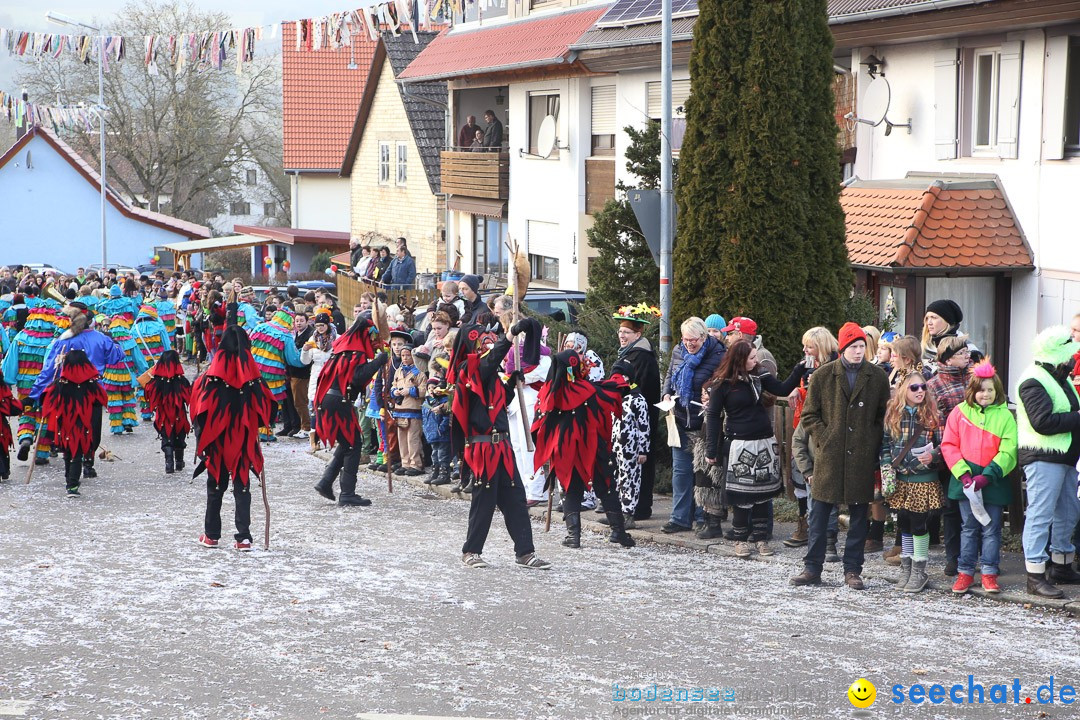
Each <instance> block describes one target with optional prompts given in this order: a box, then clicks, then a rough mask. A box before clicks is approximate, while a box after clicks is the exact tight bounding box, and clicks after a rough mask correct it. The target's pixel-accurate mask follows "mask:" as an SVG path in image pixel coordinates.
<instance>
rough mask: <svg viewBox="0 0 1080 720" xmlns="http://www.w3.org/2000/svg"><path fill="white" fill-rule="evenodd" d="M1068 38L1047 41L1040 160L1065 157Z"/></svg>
mask: <svg viewBox="0 0 1080 720" xmlns="http://www.w3.org/2000/svg"><path fill="white" fill-rule="evenodd" d="M1068 71H1069V37H1068V36H1067V35H1060V36H1058V37H1048V38H1046V64H1045V65H1043V72H1044V76H1043V148H1042V153H1043V154H1042V156H1043V160H1061V159H1062V158H1064V157H1065V87H1066V85H1065V83H1066V80H1067V78H1068V74H1069V72H1068Z"/></svg>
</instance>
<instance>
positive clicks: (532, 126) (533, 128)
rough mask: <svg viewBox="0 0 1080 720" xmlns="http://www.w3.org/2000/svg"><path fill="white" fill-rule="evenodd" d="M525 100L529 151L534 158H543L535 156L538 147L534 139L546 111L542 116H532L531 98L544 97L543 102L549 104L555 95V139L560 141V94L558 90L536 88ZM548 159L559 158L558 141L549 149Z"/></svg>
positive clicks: (545, 115)
mask: <svg viewBox="0 0 1080 720" xmlns="http://www.w3.org/2000/svg"><path fill="white" fill-rule="evenodd" d="M526 97H527V101H526V103H527V104H526V106H525V107H526V114H527V115H528V128H529V153H530V154H532V155H533V156H534V159H538V160H539V159H543V158H539V157H536V153H538V152H539V148H538V147H537V146H536V140H537V138H538V135H539V132H540V123H542V122H544V118H545V117H547V112H546V110H545V113H544V115H543V117H539V118H537V117H533V100H534V99H537V98H541V97H542V98H544V104H545V105H550V98H552V97H555V98H557V99H558V105H557V109H556V111H555V128H556V129H555V138H556V140H557V141H561V140H562V138H561V136H560V132H559V127H560V124H561V117H562V94H561V93H560V92H559V91H558V90H537V91H535V92H530V93H529V94H528V95H527V96H526ZM547 159H548V160H558V159H559V142H556V143H555V149H554V150H552V151H551V155H549V156H548V157H547Z"/></svg>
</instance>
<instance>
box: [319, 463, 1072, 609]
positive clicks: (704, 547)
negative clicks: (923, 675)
mask: <svg viewBox="0 0 1080 720" xmlns="http://www.w3.org/2000/svg"><path fill="white" fill-rule="evenodd" d="M311 454H312V455H314V456H315V457H317V458H319V459H320V460H322V461H324V462H329V461H330V454H329V453H327V452H326V451H325V450H321V449H320V450H316V451H315V452H314V453H311ZM360 472H361V473H362V474H364V475H367V476H370V477H372V478H385V475H384V474H382V473H373V472H371V471H370V470H368V469H367V468H366V467H365V468H361V471H360ZM394 482H395V483H397V484H400V483H405V484H407V485H411V486H412V487H415V488H417V489H420V490H425V491H427V492H431V493H435V494H436V495H439V496H440V497H442V498H443V499H445V500H468V496H467V495H463V494H462V493H454V492H450V486H449V485H428V484H426V483H425V482H424V481H423V478H422V477H420V476H418V477H401V476H398V475H395V476H394ZM587 514H589V515H592V514H594V513H587ZM529 515H530V516H531V517H533V518H535V519H537V520H541V521H543V520H545V519H546V518H547V506H546V505H537V506H535V507H531V508H529ZM585 515H586V513H582V519H581V527H582V529H583V530H589V531H591V532H594V533H600V534H606V533H607V532H608V531H609V529H610V528H608V526H607V525H602V524H600V523H599V522H597V521H596V520H590V519H587V518H586V517H585ZM633 536H634V539H635V540H637V541H639V542H640V541H644V542H649V543H653V544H655V545H666V546H669V547H678V548H683V549H685V550H697V551H700V552H707V553H712V554H714V555H719V556H721V557H730V558H734V557H735V549H734V547H733V546H732V545H731V543H730V542H725V541H723V540H712V541H704V540H698V539H697V538H695V537H694V535H693V533H690V532H687V533H679V534H676V535H666V534H664V533H660V532H654V531H652V530H641V529H635V530H634V531H633ZM775 550H776V554H775V555H770V556H768V557H762V556H760V555H757V554H754V555H752V556H751V557H749V558H744V559H746V560H753V561H757V562H766V563H784V561H785V558H786V556H785V553H784V552H783V551H782V550H781V549H780V547H777V548H775ZM784 564H786V563H784ZM837 567H839V565H837ZM826 568H828V565H826ZM823 576H824V573H823ZM862 577H863V579H864V580H884V581H886V582H888V583H890V584H893V585H894V584H896V578H894V577H892V575H891V574H885V573H882V572H880V571H878V570H875V569H873V568H871V569H866V568H865V567H864V568H863V573H862ZM948 584H949V586H950V587H944V588H942V587H937V585H936V584H935V582H934V580H932V581H931V584H930V585H929V586H928V589H929V590H931V591H934V592H938V593H940V594H943V595H946V596H949V597H956V598H959V597H962V596H957V595H954V594H953V592H952V588H951V585H952V580H951V579H949V581H948ZM968 594H969V595H971V596H973V597H978V598H982V599H984V600H991V601H993V602H1003V603H1010V604H1014V605H1021V606H1023V607H1024V608H1025V609H1031V608H1040V609H1046V610H1057V611H1062V612H1066V613H1069V614H1071V615H1080V599H1074V598H1065V599H1062V600H1051V599H1047V598H1038V597H1035V596H1033V595H1028V594H1027V593H1024V592H1016V591H1014V590H1003V591H1002V592H1001V593H998V594H989V593H986V592H984V591H983V590H982V588H981V587H979V586H977V585H973V586H972V588H971V590H970V591H969V592H968Z"/></svg>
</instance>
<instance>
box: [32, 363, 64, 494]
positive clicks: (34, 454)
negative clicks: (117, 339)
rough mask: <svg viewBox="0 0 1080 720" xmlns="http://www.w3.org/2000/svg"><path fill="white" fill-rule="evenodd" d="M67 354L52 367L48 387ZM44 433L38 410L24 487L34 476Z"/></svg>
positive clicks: (43, 419) (53, 383) (54, 379)
mask: <svg viewBox="0 0 1080 720" xmlns="http://www.w3.org/2000/svg"><path fill="white" fill-rule="evenodd" d="M65 355H67V353H60V354H59V355H58V356H57V358H56V361H55V363H54V365H53V376H52V380H51V381H50V382H49V386H50V387H51V386H53V385H55V384H56V376H57V375H59V374H60V367H61V366H62V365H63V364H64V356H65ZM44 433H45V417H44V411H43V410H41V409H39V410H38V418H37V432H35V433H34V444H33V445H31V446H30V467H29V468H27V469H26V483H24V484H26V485H29V484H30V478H32V477H33V476H34V465H36V464H37V451H38V445H40V444H41V436H42V435H43V434H44Z"/></svg>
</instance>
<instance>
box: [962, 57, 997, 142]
mask: <svg viewBox="0 0 1080 720" xmlns="http://www.w3.org/2000/svg"><path fill="white" fill-rule="evenodd" d="M984 57H990V58H991V70H990V72H991V75H990V99H989V102H988V103H987V106H986V107H987V115H988V117H986V118H985V122H986V123H987V124H988V125H989V127H987V128H986V130H987V137H988V138H989V140H990V142H989V143H986V144H983V145H980V144H978V142H977V138H978V136H979V128H980V119H979V105H980V101H981V100H982V98H981V97H980V95H979V59H980V58H984ZM971 61H972V62H971V92H970V93H969V101H970V103H971V109H970V112H969V113H968V123H969V125H968V133H969V137H970V140H971V155H972V157H979V156H984V155H989V156H994V157H996V156H997V147H998V102H999V100H1000V97H1001V95H1000V83H1001V48H1000V47H988V48H975V49H974V50H973V51H972V53H971Z"/></svg>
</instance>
